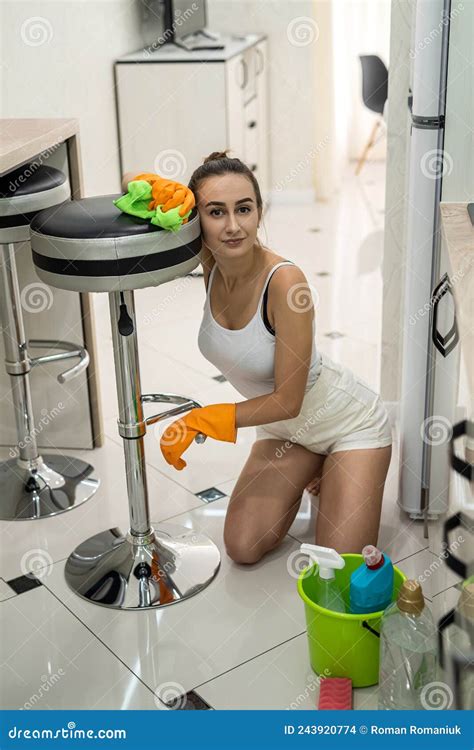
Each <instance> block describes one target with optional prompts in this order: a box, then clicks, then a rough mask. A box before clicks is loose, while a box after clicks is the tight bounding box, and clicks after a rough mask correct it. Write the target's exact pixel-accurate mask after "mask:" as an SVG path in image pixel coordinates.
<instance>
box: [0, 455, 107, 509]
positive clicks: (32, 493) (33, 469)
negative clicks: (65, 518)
mask: <svg viewBox="0 0 474 750" xmlns="http://www.w3.org/2000/svg"><path fill="white" fill-rule="evenodd" d="M93 470H94V469H93V467H92V466H91V465H90V464H88V463H86V462H85V461H81V459H78V458H73V457H70V456H62V455H45V456H42V457H40V458H37V459H35V460H33V461H22V460H21V459H17V458H13V459H10V460H8V461H2V462H0V520H2V521H30V520H33V519H37V518H46V517H49V516H55V515H57V514H58V513H64V512H65V511H67V510H71V509H72V508H77V506H78V505H81V503H84V502H85V501H86V500H89V498H90V497H92V495H94V493H95V492H96V491H97V488H98V487H99V480H98V479H95V478H94V477H92V476H91V474H92V472H93Z"/></svg>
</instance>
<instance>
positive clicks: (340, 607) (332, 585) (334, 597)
mask: <svg viewBox="0 0 474 750" xmlns="http://www.w3.org/2000/svg"><path fill="white" fill-rule="evenodd" d="M318 588H319V597H318V604H319V605H320V606H321V607H324V608H325V609H331V610H332V611H333V612H345V611H346V605H345V604H344V599H343V598H342V594H341V592H340V591H339V586H338V585H337V583H336V581H335V579H334V578H323V577H322V575H320V576H319V583H318Z"/></svg>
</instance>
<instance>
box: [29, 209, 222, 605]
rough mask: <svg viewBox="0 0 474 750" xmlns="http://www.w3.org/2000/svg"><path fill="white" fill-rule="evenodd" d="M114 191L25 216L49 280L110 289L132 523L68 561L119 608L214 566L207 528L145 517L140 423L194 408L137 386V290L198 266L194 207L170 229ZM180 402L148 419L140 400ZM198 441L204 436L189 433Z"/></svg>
mask: <svg viewBox="0 0 474 750" xmlns="http://www.w3.org/2000/svg"><path fill="white" fill-rule="evenodd" d="M118 197H119V196H118V195H108V196H100V197H96V198H86V199H84V200H79V201H72V202H71V203H66V204H63V205H62V206H61V207H60V208H59V209H54V210H50V209H49V210H46V211H42V212H41V213H39V214H38V215H37V216H36V218H35V219H34V221H33V222H32V223H31V246H32V249H33V260H34V263H35V265H36V269H37V272H38V275H39V277H40V278H41V279H42V280H43V281H45V282H46V283H47V284H50V285H51V286H55V287H59V288H61V289H73V290H75V291H83V292H86V291H87V292H108V294H109V303H110V319H111V325H112V339H113V352H114V362H115V377H116V387H117V394H118V404H119V419H118V431H119V434H120V436H121V437H122V439H123V449H124V456H125V468H126V476H127V491H128V503H129V511H130V528H129V530H128V532H127V533H122V532H121V531H120V530H119V529H117V528H111V529H108V530H106V531H102V532H100V533H98V534H96V535H95V536H93V537H91V538H90V539H87V540H86V541H85V542H83V543H82V544H80V545H79V546H78V547H77V548H76V549H75V550H74V552H73V553H72V554H71V555H70V557H69V559H68V561H67V563H66V568H65V576H66V580H67V583H68V585H69V586H70V587H71V588H72V589H73V590H74V591H75V592H76V593H77V594H79V595H80V596H81V597H83V598H85V599H88V600H89V601H91V602H94V603H96V604H100V605H103V606H106V607H113V608H116V609H148V608H154V607H162V606H166V605H170V604H174V603H176V602H178V601H182V600H183V599H187V598H188V597H190V596H193V595H194V594H197V593H198V592H199V591H201V590H202V589H204V588H205V587H206V586H207V585H208V584H209V583H210V582H211V580H212V579H213V578H214V576H215V575H216V573H217V570H218V568H219V565H220V554H219V550H218V548H217V547H216V545H215V544H214V542H212V541H211V540H210V539H209V538H208V537H207V536H205V535H203V534H201V533H197V532H195V531H193V530H192V529H189V528H185V527H181V526H176V525H174V524H168V523H163V524H159V528H157V529H155V528H154V526H153V525H152V524H151V523H150V518H149V507H148V488H147V477H146V467H145V450H144V436H145V433H146V428H147V425H150V424H154V423H157V422H159V421H160V420H163V419H165V418H168V417H176V416H177V415H179V414H182V413H183V412H185V411H189V410H190V409H192V408H195V407H199V406H200V404H199V403H197V402H196V401H194V400H192V399H189V398H186V397H185V396H178V395H176V394H172V393H152V394H142V392H141V385H140V368H139V360H138V339H137V322H136V316H135V305H134V291H133V290H134V289H143V288H145V287H150V286H158V285H159V284H164V283H166V282H167V281H170V280H172V279H175V278H178V277H180V276H184V275H185V274H187V273H189V272H190V271H192V270H193V269H194V268H196V266H197V265H198V264H199V257H198V252H199V250H200V248H201V229H200V224H199V215H198V213H197V210H196V209H195V208H194V209H193V211H192V213H191V215H190V216H189V219H188V222H187V223H186V224H183V225H182V227H181V228H180V230H179V232H176V233H173V232H170V231H166V230H163V229H161V228H160V227H157V226H154V225H152V224H150V223H148V222H147V221H145V220H142V219H138V218H135V217H132V216H129V215H127V214H123V213H121V212H120V211H119V209H118V208H116V206H114V204H113V202H112V201H113V200H114V198H118ZM160 402H164V403H171V404H178V406H175V407H174V408H172V409H169V410H167V411H164V412H161V413H159V414H155V415H154V416H151V417H148V418H146V417H145V416H144V410H143V404H144V403H160ZM195 439H196V442H203V440H205V436H204V435H196V438H195Z"/></svg>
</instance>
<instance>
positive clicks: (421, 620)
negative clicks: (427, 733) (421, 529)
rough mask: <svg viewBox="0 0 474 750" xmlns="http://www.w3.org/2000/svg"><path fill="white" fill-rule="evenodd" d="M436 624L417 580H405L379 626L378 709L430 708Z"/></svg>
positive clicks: (435, 653)
mask: <svg viewBox="0 0 474 750" xmlns="http://www.w3.org/2000/svg"><path fill="white" fill-rule="evenodd" d="M436 664H437V644H436V626H435V623H434V620H433V617H432V615H431V612H430V611H429V610H428V607H426V605H425V600H424V597H423V592H422V590H421V586H420V584H419V583H418V581H410V580H407V581H404V582H403V583H402V585H401V586H400V590H399V593H398V599H397V601H396V602H393V604H391V605H390V606H389V607H387V609H386V610H385V612H384V613H383V616H382V621H381V626H380V670H379V709H390V710H399V709H400V710H412V709H423V708H425V709H426V708H429V707H430V703H429V701H430V698H429V695H428V696H427V695H426V692H427V691H426V690H425V688H427V686H428V685H429V684H430V683H433V682H436V671H437V666H436Z"/></svg>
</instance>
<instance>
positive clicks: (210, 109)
mask: <svg viewBox="0 0 474 750" xmlns="http://www.w3.org/2000/svg"><path fill="white" fill-rule="evenodd" d="M203 55H205V56H206V57H205V58H203ZM267 67H268V66H267V42H266V40H265V38H264V37H262V36H260V35H249V36H247V37H246V40H245V42H244V41H242V40H240V42H237V41H236V40H229V41H228V43H226V49H225V50H223V51H220V52H218V51H212V52H200V53H198V52H197V51H196V52H192V53H186V52H183V50H179V48H175V47H174V45H165V47H163V48H161V49H160V50H158V51H156V52H154V53H153V54H150V55H148V56H146V55H144V54H143V52H142V53H136V54H134V55H128V56H126V57H124V58H121V59H120V60H118V61H117V63H116V65H115V75H116V83H117V88H116V90H117V113H118V124H119V139H120V157H121V169H122V172H127V171H129V170H135V169H144V170H151V171H156V172H158V173H159V174H162V175H163V176H169V177H171V178H172V179H176V180H179V181H181V182H187V181H188V180H189V178H190V176H191V174H192V172H193V171H194V169H195V168H196V167H197V166H199V165H200V164H201V163H202V161H203V159H204V157H205V156H207V155H208V154H209V153H211V152H212V151H221V150H223V149H230V153H229V156H238V157H239V158H240V159H242V161H244V162H245V163H246V164H247V165H248V166H249V167H250V169H252V171H253V172H254V173H255V176H256V177H257V179H258V180H259V184H260V189H261V192H262V195H263V197H264V200H268V194H269V190H270V173H269V151H268V148H269V143H268V140H269V139H268V93H267V85H268V80H267Z"/></svg>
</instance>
